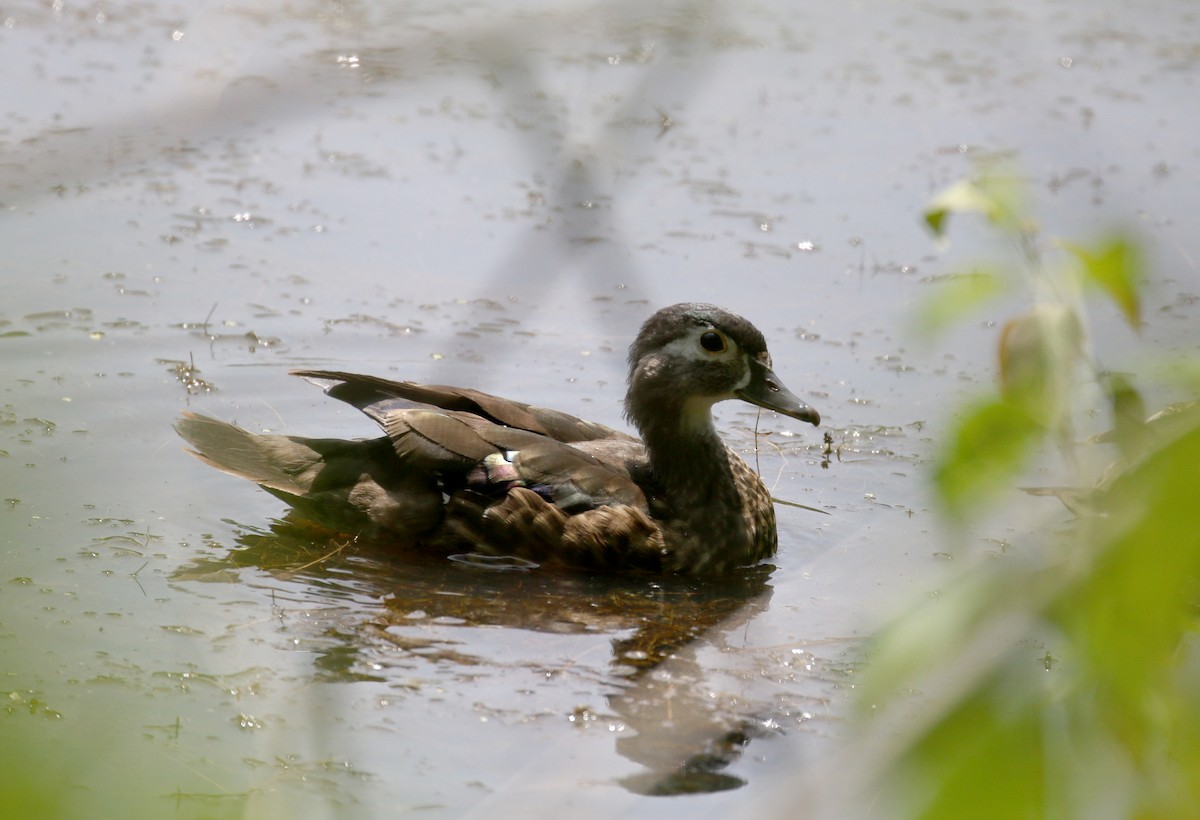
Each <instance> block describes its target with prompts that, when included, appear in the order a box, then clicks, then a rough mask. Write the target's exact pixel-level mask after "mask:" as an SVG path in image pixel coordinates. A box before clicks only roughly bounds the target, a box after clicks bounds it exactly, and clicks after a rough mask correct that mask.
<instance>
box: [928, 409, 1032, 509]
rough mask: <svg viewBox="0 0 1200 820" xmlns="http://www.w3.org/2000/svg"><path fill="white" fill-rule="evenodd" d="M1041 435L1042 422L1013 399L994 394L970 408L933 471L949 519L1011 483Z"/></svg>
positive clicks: (973, 506) (977, 504)
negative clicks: (998, 396)
mask: <svg viewBox="0 0 1200 820" xmlns="http://www.w3.org/2000/svg"><path fill="white" fill-rule="evenodd" d="M1041 434H1042V426H1041V425H1040V424H1039V423H1038V422H1037V421H1036V420H1035V419H1034V418H1033V417H1031V416H1030V415H1029V414H1028V413H1026V412H1025V410H1024V409H1022V408H1021V406H1020V405H1018V404H1016V403H1014V402H1011V401H1006V400H1004V399H1002V398H990V399H986V400H984V401H981V402H978V403H976V404H975V405H974V406H973V407H970V408H969V409H968V410H967V412H966V413H965V414H964V415H963V416H962V417H961V418H960V419H959V422H958V426H957V427H956V428H955V429H954V431H953V433H952V437H951V440H950V442H949V445H948V447H947V449H946V451H945V452H944V453H943V454H942V456H941V458H940V460H939V463H938V466H937V469H936V471H935V473H934V487H935V489H936V490H937V492H938V495H939V497H940V498H941V500H942V503H943V504H944V505H945V507H946V510H947V512H948V513H949V514H950V517H951V518H953V519H956V520H962V519H963V518H964V517H965V516H966V514H967V512H969V511H970V510H971V509H972V508H975V507H977V506H980V505H981V504H982V503H983V502H985V501H987V500H989V499H990V498H992V497H993V496H994V495H996V494H997V493H998V492H999V491H1000V490H1002V489H1004V488H1006V487H1007V486H1009V484H1010V483H1011V482H1012V480H1013V478H1014V477H1015V476H1016V474H1017V473H1018V471H1020V469H1021V468H1022V466H1023V465H1024V463H1025V457H1026V455H1027V454H1028V452H1029V450H1030V448H1031V446H1032V445H1033V443H1034V442H1035V441H1036V440H1037V439H1038V438H1039V437H1040V436H1041Z"/></svg>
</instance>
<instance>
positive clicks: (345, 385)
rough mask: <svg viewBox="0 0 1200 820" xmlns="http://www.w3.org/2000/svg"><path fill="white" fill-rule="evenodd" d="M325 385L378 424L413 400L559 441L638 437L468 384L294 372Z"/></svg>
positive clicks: (323, 371)
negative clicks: (474, 387)
mask: <svg viewBox="0 0 1200 820" xmlns="http://www.w3.org/2000/svg"><path fill="white" fill-rule="evenodd" d="M291 373H292V375H293V376H301V377H303V378H306V379H309V380H310V381H312V382H314V383H316V384H318V385H319V386H321V387H323V388H324V390H325V392H326V394H328V395H330V396H332V397H333V398H335V399H338V400H340V401H344V402H346V403H347V404H350V405H352V406H354V407H357V408H358V409H360V410H362V411H363V412H364V413H366V414H367V415H368V416H370V417H371V418H373V419H375V420H376V421H377V422H379V424H380V425H381V426H382V425H383V421H382V420H381V419H382V418H383V417H385V416H386V415H387V414H388V413H389V412H390V411H392V410H396V409H410V408H412V407H413V405H414V404H418V405H424V406H426V407H436V408H440V409H442V410H448V411H456V412H464V413H471V414H474V415H476V416H479V417H480V418H482V419H485V420H487V421H490V422H493V423H495V424H501V425H504V426H505V427H512V428H514V429H518V430H528V431H529V432H531V433H538V434H540V435H543V436H547V437H549V438H552V439H555V440H556V441H562V442H568V443H569V442H576V441H594V440H597V439H615V440H625V441H637V439H636V438H634V437H633V436H631V435H629V434H628V433H623V432H621V431H620V430H615V429H613V428H612V427H608V426H606V425H603V424H598V423H596V422H593V421H586V420H584V419H580V418H577V417H575V416H572V415H570V414H568V413H561V412H559V411H558V410H550V409H548V408H545V407H538V406H536V405H532V404H526V403H524V402H519V401H512V400H511V399H505V398H501V397H500V396H493V395H492V394H490V393H484V392H482V391H480V390H471V389H470V388H466V387H449V386H447V385H441V384H416V383H415V382H395V381H389V380H388V379H381V378H378V377H376V376H363V375H359V374H356V373H342V372H339V371H335V370H293V371H291Z"/></svg>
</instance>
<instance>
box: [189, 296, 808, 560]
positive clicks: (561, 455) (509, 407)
mask: <svg viewBox="0 0 1200 820" xmlns="http://www.w3.org/2000/svg"><path fill="white" fill-rule="evenodd" d="M629 366H630V372H629V389H628V392H627V394H626V398H625V413H626V417H627V418H628V419H629V420H630V422H631V423H632V424H633V425H634V426H635V427H637V429H638V430H639V432H640V433H641V434H642V438H641V439H640V440H639V439H637V438H634V437H633V436H630V435H628V434H626V433H623V432H620V431H619V430H614V429H612V428H610V427H606V426H604V425H602V424H596V423H594V422H589V421H584V420H582V419H578V418H575V417H574V416H570V415H567V414H566V413H560V412H558V411H555V410H547V409H545V408H541V407H535V406H533V405H529V404H523V403H521V402H515V401H509V400H507V399H502V398H499V397H497V396H492V395H489V394H487V393H481V392H479V391H477V390H470V389H466V388H459V387H445V386H441V385H422V384H414V383H412V382H392V381H387V380H385V379H379V378H376V377H373V376H360V375H355V374H350V373H339V372H334V371H320V370H298V371H293V372H294V373H295V375H299V376H304V377H306V378H308V379H310V380H312V381H314V382H319V383H322V384H324V385H326V392H327V393H328V394H329V395H330V396H333V397H334V398H337V399H340V400H342V401H344V402H347V403H348V404H351V405H353V406H355V407H357V408H359V409H360V410H362V411H363V412H364V413H366V414H367V415H368V416H370V417H371V418H372V419H374V420H375V421H376V422H377V423H378V424H379V426H380V427H381V428H382V429H383V431H384V433H385V435H384V436H383V437H382V438H377V439H373V440H369V441H344V440H338V439H311V438H302V437H299V436H282V435H256V434H253V433H249V432H247V431H245V430H242V429H240V428H238V427H235V426H234V425H232V424H227V423H226V422H222V421H217V420H215V419H211V418H206V417H204V416H199V415H196V414H193V413H185V414H184V418H183V419H181V420H180V421H179V422H178V424H177V425H176V428H177V429H178V431H179V434H180V435H181V436H183V438H184V439H186V440H187V441H188V443H189V444H191V446H192V447H193V448H194V449H193V450H192V451H191V452H192V454H193V455H195V456H196V457H197V458H199V459H201V460H202V461H204V462H206V463H208V464H210V465H212V466H214V467H216V468H217V469H220V470H224V471H225V472H228V473H231V474H233V475H237V476H241V477H243V478H247V479H249V480H251V481H253V482H255V483H257V484H258V485H259V486H261V487H262V488H263V489H265V490H267V491H268V492H270V493H273V494H274V495H276V496H278V497H279V498H282V499H283V500H284V501H286V502H287V503H288V504H290V505H291V506H292V508H293V510H294V514H295V515H298V516H300V517H303V518H307V519H310V520H312V521H315V522H316V523H319V524H321V525H323V526H326V527H330V528H333V529H336V530H340V531H344V532H350V533H355V534H359V533H361V534H364V535H368V536H370V537H372V538H375V539H382V538H386V539H389V540H393V541H396V542H401V543H404V544H411V545H417V546H423V547H427V548H432V549H439V550H443V551H446V552H454V551H464V550H467V551H473V552H477V553H482V554H489V555H512V556H517V557H521V558H526V559H529V560H533V561H537V562H539V563H550V564H561V565H566V566H575V567H585V568H618V569H619V568H637V569H644V570H652V571H666V572H683V573H719V572H725V571H728V570H730V569H732V568H733V567H737V566H742V565H745V564H750V563H754V562H756V561H759V560H761V559H763V558H766V557H768V556H770V555H772V554H774V552H775V548H776V530H775V511H774V507H773V506H772V503H771V497H770V495H769V493H768V492H767V490H766V488H765V487H764V486H763V484H762V481H761V480H760V479H759V477H758V475H757V474H756V473H754V472H753V471H752V470H751V469H750V468H749V467H748V466H747V465H746V463H745V462H744V461H742V459H741V458H740V457H739V456H738V455H737V454H736V453H734V452H733V451H732V450H731V449H729V448H728V447H727V446H726V445H725V444H724V442H722V441H721V439H720V437H719V436H718V435H717V433H716V430H715V429H714V427H713V424H712V413H711V408H712V405H713V404H714V403H716V402H718V401H723V400H725V399H733V398H737V399H741V400H743V401H748V402H750V403H752V404H757V405H759V406H762V407H766V408H768V409H772V410H776V411H778V412H780V413H784V414H786V415H789V416H791V417H793V418H796V419H800V420H802V421H807V422H811V423H812V424H817V423H819V421H820V419H819V417H818V415H817V413H816V411H814V410H813V409H811V408H810V407H808V406H807V405H806V404H804V403H803V402H802V401H800V400H799V399H798V398H796V397H795V396H794V395H792V394H791V393H790V392H789V391H788V390H787V389H786V388H784V387H783V386H782V384H781V383H780V382H779V380H778V378H777V377H776V376H775V374H774V373H772V372H771V369H770V356H769V355H768V354H767V349H766V342H765V341H764V339H763V337H762V334H761V333H760V332H759V331H758V330H757V329H756V328H755V327H754V326H753V325H751V324H750V323H749V322H747V321H746V320H745V319H743V318H741V317H739V316H735V315H733V314H731V313H728V312H726V311H724V310H721V309H720V308H717V307H714V306H712V305H701V304H682V305H674V306H672V307H669V308H664V309H662V310H660V311H658V312H657V313H655V314H654V315H653V316H651V317H650V318H649V319H648V320H647V321H646V323H645V325H643V327H642V329H641V332H640V333H639V334H638V337H637V339H636V340H635V341H634V343H633V345H632V346H631V347H630V350H629Z"/></svg>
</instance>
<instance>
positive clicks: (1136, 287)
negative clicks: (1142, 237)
mask: <svg viewBox="0 0 1200 820" xmlns="http://www.w3.org/2000/svg"><path fill="white" fill-rule="evenodd" d="M1065 247H1066V248H1067V249H1068V250H1070V251H1071V252H1072V253H1073V254H1075V256H1076V258H1078V259H1079V261H1080V262H1081V263H1082V264H1083V274H1084V278H1085V280H1086V281H1087V282H1089V283H1090V284H1092V285H1093V286H1095V287H1098V288H1100V289H1101V290H1102V291H1104V292H1105V293H1106V294H1108V297H1109V298H1110V299H1112V300H1113V303H1114V304H1116V306H1117V307H1118V308H1119V309H1120V311H1121V313H1122V315H1123V316H1124V317H1125V321H1126V322H1128V323H1129V325H1130V327H1133V328H1135V329H1137V328H1140V327H1141V325H1142V299H1141V293H1140V286H1141V281H1142V258H1141V252H1140V251H1139V249H1138V246H1137V244H1136V243H1135V242H1133V241H1131V240H1130V239H1128V238H1126V237H1123V236H1115V237H1112V238H1110V239H1108V240H1107V241H1105V242H1104V243H1103V244H1101V245H1100V246H1098V247H1096V248H1094V249H1089V248H1084V247H1082V246H1079V245H1072V244H1070V243H1067V244H1066V245H1065Z"/></svg>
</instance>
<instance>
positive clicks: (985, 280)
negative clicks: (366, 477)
mask: <svg viewBox="0 0 1200 820" xmlns="http://www.w3.org/2000/svg"><path fill="white" fill-rule="evenodd" d="M1008 290H1009V287H1008V282H1007V281H1006V280H1005V278H1004V277H1003V276H1001V275H999V274H997V273H994V272H992V271H987V270H979V271H972V272H971V273H958V274H951V275H950V276H946V277H943V278H941V279H939V280H938V281H937V283H936V284H935V286H934V290H933V292H932V293H931V294H930V295H929V296H928V297H927V298H926V299H925V301H924V303H923V304H922V305H921V307H920V309H919V310H918V312H917V317H916V323H917V329H918V331H919V332H920V333H922V334H926V335H929V336H933V335H935V334H937V333H940V332H942V331H943V330H945V329H946V328H947V327H949V326H950V325H952V324H954V323H955V322H957V321H960V320H961V319H962V317H963V315H964V314H966V313H967V312H969V311H971V310H973V309H975V308H977V307H979V306H980V305H983V304H986V303H987V302H989V301H992V300H994V299H996V298H998V297H1000V296H1003V295H1004V294H1006V293H1007V292H1008Z"/></svg>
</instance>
